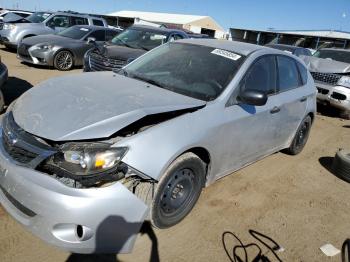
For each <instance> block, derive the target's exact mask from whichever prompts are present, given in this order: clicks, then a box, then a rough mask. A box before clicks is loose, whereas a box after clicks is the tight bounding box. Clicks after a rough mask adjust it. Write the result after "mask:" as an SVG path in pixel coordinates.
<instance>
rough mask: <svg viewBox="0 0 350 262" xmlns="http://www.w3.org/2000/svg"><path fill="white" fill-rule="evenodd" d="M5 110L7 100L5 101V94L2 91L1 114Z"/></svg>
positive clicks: (0, 99)
mask: <svg viewBox="0 0 350 262" xmlns="http://www.w3.org/2000/svg"><path fill="white" fill-rule="evenodd" d="M4 109H5V99H4V94H3V93H2V91H1V90H0V113H2V112H3V111H4Z"/></svg>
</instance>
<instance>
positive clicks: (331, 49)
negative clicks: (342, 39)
mask: <svg viewBox="0 0 350 262" xmlns="http://www.w3.org/2000/svg"><path fill="white" fill-rule="evenodd" d="M319 50H330V51H344V52H350V49H344V48H330V47H328V48H320V49H319Z"/></svg>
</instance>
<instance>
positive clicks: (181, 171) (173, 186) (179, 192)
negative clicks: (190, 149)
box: [150, 153, 206, 228]
mask: <svg viewBox="0 0 350 262" xmlns="http://www.w3.org/2000/svg"><path fill="white" fill-rule="evenodd" d="M205 175H206V166H205V163H204V162H203V161H202V160H201V159H200V158H199V157H198V156H197V155H195V154H193V153H185V154H183V155H182V156H180V157H179V158H177V159H176V160H175V161H174V162H173V163H172V164H171V165H170V166H169V167H168V169H167V170H166V172H165V174H164V175H163V177H162V178H161V179H160V181H159V183H158V185H157V188H156V191H155V195H154V198H153V201H152V204H151V211H150V219H151V223H152V225H153V226H155V227H157V228H168V227H171V226H174V225H176V224H177V223H179V222H180V221H181V220H182V219H184V218H185V217H186V216H187V215H188V214H189V213H190V211H191V210H192V208H193V207H194V205H195V204H196V202H197V200H198V198H199V196H200V194H201V191H202V188H203V186H204V184H205Z"/></svg>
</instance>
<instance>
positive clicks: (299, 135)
mask: <svg viewBox="0 0 350 262" xmlns="http://www.w3.org/2000/svg"><path fill="white" fill-rule="evenodd" d="M311 124H312V120H311V117H310V116H307V117H305V118H304V120H303V122H302V123H301V125H300V126H299V128H298V130H297V132H296V134H295V137H294V139H293V141H292V144H291V145H290V147H289V148H288V149H287V153H288V154H290V155H297V154H299V153H300V152H301V151H302V150H303V148H304V146H305V145H306V142H307V140H308V138H309V134H310V129H311Z"/></svg>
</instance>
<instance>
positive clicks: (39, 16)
mask: <svg viewBox="0 0 350 262" xmlns="http://www.w3.org/2000/svg"><path fill="white" fill-rule="evenodd" d="M50 15H51V14H50V13H45V12H37V13H34V14H31V15H30V16H28V17H27V18H26V20H28V21H29V22H32V23H41V22H44V21H45V20H46V18H48V17H49V16H50Z"/></svg>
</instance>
